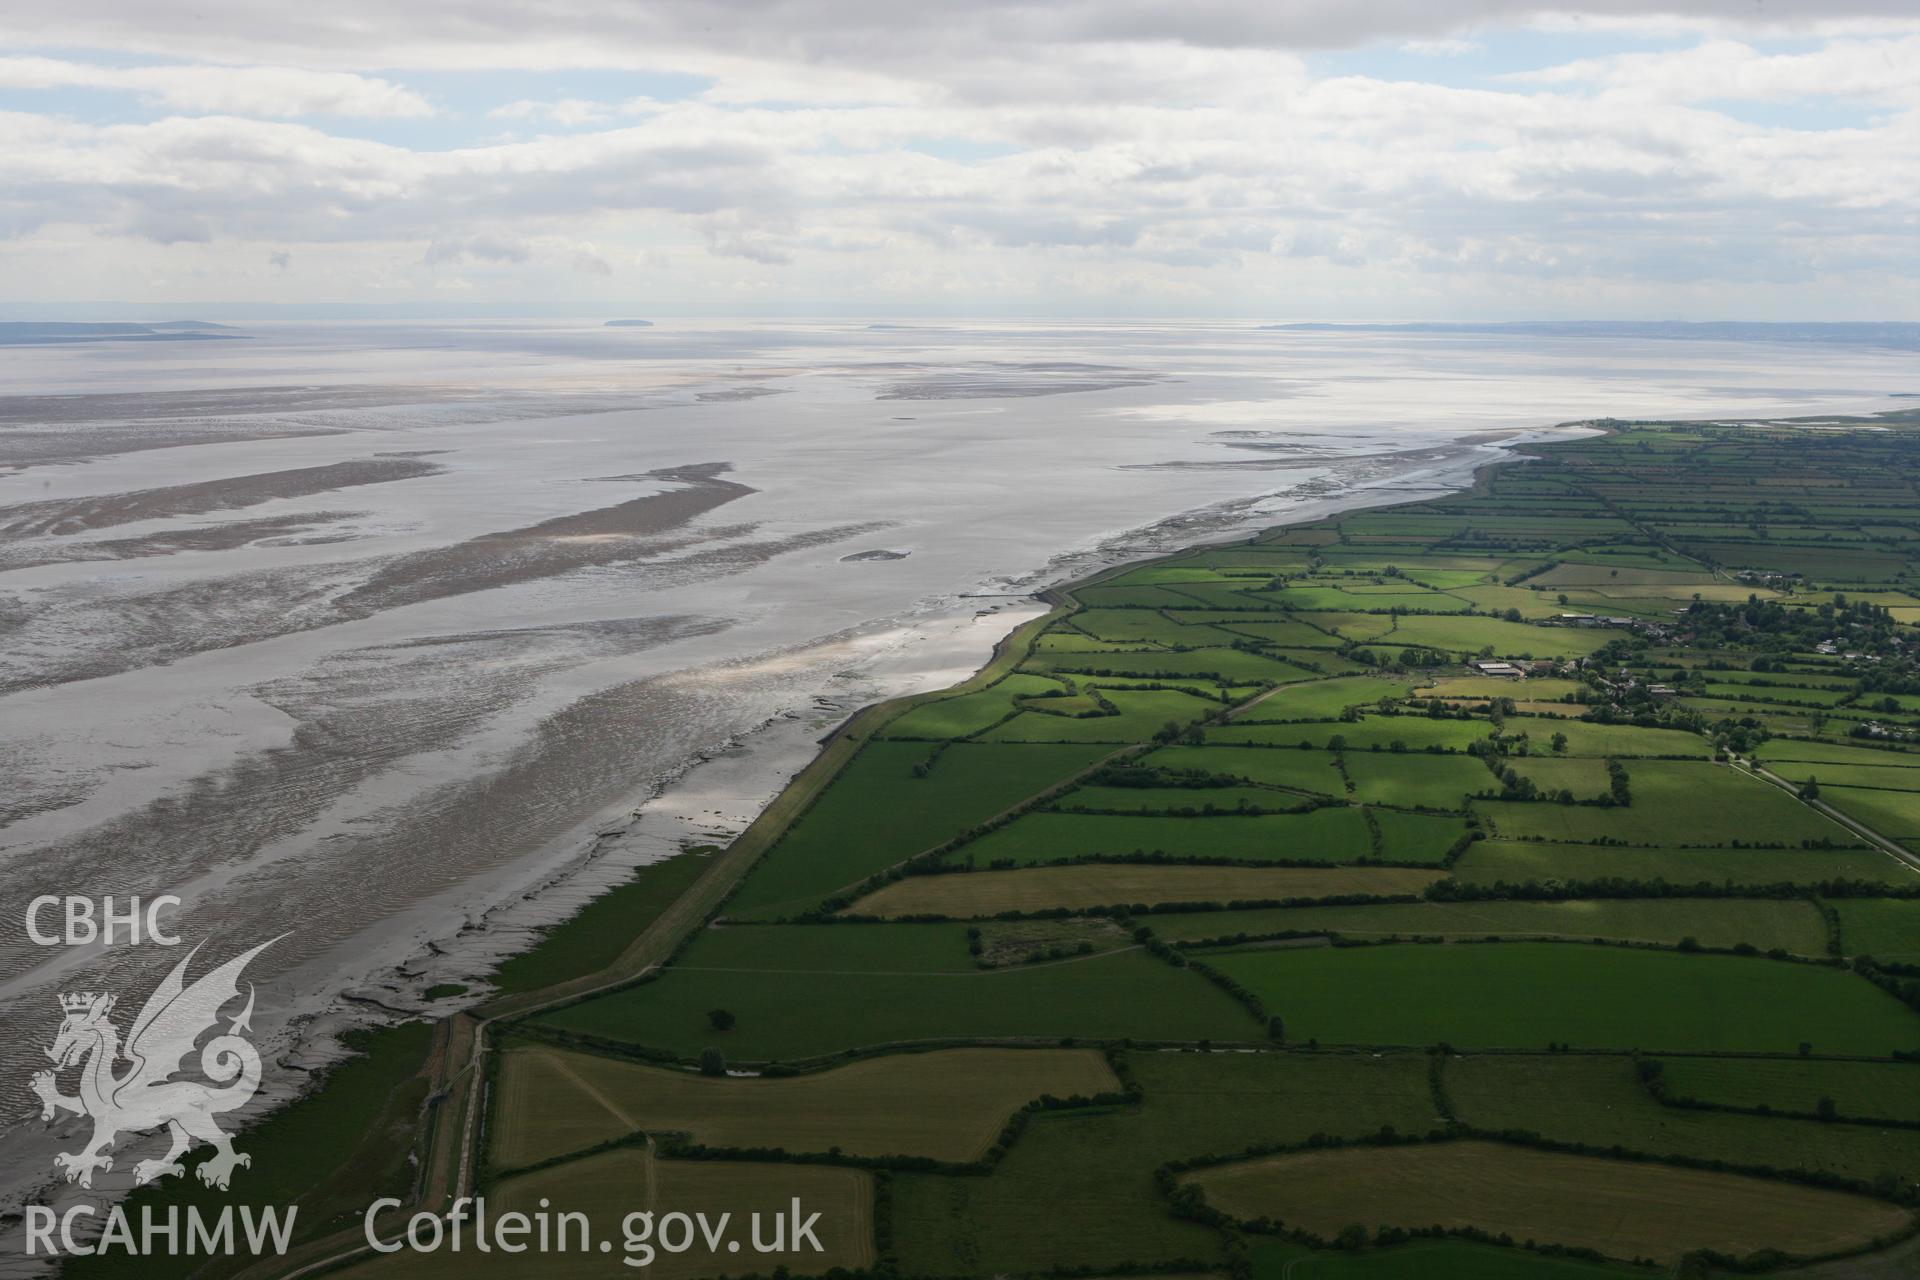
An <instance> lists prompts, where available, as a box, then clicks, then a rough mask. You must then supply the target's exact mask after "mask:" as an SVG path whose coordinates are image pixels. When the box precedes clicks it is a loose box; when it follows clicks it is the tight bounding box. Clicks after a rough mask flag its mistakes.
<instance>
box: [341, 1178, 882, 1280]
mask: <svg viewBox="0 0 1920 1280" xmlns="http://www.w3.org/2000/svg"><path fill="white" fill-rule="evenodd" d="M795 1198H798V1199H799V1201H800V1204H801V1205H802V1206H803V1213H802V1216H803V1217H804V1216H805V1215H806V1214H812V1213H818V1214H819V1215H820V1220H819V1222H817V1223H815V1224H814V1229H813V1230H814V1235H815V1237H816V1238H818V1240H819V1242H820V1245H821V1251H820V1252H817V1253H816V1252H814V1251H813V1250H812V1249H802V1250H801V1251H799V1252H794V1251H792V1250H787V1251H785V1252H776V1253H760V1252H757V1251H755V1250H754V1248H753V1239H754V1237H753V1230H754V1227H753V1218H754V1215H756V1214H758V1215H759V1217H760V1221H761V1224H762V1225H761V1227H760V1230H761V1233H762V1234H761V1238H762V1239H763V1240H765V1241H767V1242H768V1243H771V1242H772V1232H773V1226H772V1223H773V1220H774V1218H775V1215H779V1216H780V1217H783V1218H784V1217H787V1216H788V1215H789V1212H790V1204H791V1202H792V1201H793V1200H794V1199H795ZM486 1201H487V1202H486V1213H487V1217H488V1219H489V1221H491V1222H493V1223H498V1222H499V1221H500V1218H501V1216H502V1215H503V1214H507V1213H512V1212H518V1213H524V1214H527V1215H528V1216H529V1217H535V1215H539V1214H542V1213H544V1214H546V1215H549V1221H550V1222H552V1221H553V1216H554V1215H558V1214H560V1213H582V1214H585V1215H586V1217H587V1222H588V1230H589V1231H590V1233H591V1234H590V1245H591V1247H590V1248H588V1249H586V1250H584V1251H583V1250H582V1249H581V1248H580V1247H579V1245H578V1243H577V1241H578V1239H579V1229H578V1228H577V1227H571V1226H570V1227H568V1228H567V1232H568V1234H567V1248H566V1250H565V1251H560V1250H558V1249H554V1248H547V1249H539V1248H538V1245H537V1244H536V1243H535V1242H536V1240H537V1237H535V1236H526V1237H523V1238H522V1243H525V1244H527V1245H528V1246H529V1248H528V1251H527V1252H525V1253H521V1254H503V1253H500V1252H498V1251H495V1252H492V1253H481V1252H479V1251H477V1250H476V1249H475V1248H474V1247H473V1241H472V1239H471V1238H470V1237H469V1238H468V1239H467V1240H466V1241H465V1246H466V1247H465V1248H463V1249H461V1250H460V1251H459V1252H454V1251H453V1250H451V1249H442V1250H440V1251H439V1252H436V1253H422V1252H416V1251H414V1250H411V1249H403V1250H402V1251H400V1252H399V1253H394V1254H389V1255H387V1256H386V1257H384V1258H381V1259H379V1260H378V1261H374V1262H367V1263H362V1264H361V1265H359V1266H355V1267H351V1268H349V1269H348V1270H347V1271H345V1272H343V1273H342V1274H343V1275H345V1276H348V1277H350V1278H351V1280H388V1278H389V1277H391V1278H392V1280H492V1278H493V1277H499V1278H500V1280H524V1278H525V1277H527V1276H529V1275H534V1274H538V1275H539V1276H541V1277H542V1280H545V1278H546V1277H555V1278H556V1280H575V1278H576V1277H614V1276H635V1275H646V1276H648V1277H650V1278H651V1280H693V1278H694V1277H704V1276H717V1275H725V1274H729V1273H731V1274H733V1275H740V1274H743V1273H746V1272H757V1273H761V1274H765V1273H768V1272H771V1271H773V1270H774V1268H776V1267H784V1268H787V1269H790V1270H791V1271H792V1272H793V1273H794V1274H796V1275H803V1276H804V1275H818V1274H820V1273H821V1272H823V1271H827V1270H830V1269H832V1268H835V1267H845V1268H848V1269H849V1270H857V1269H860V1268H864V1267H868V1266H871V1265H872V1263H873V1177H872V1175H871V1174H869V1173H867V1172H866V1171H865V1170H864V1169H841V1168H834V1167H832V1166H828V1165H807V1164H754V1163H750V1162H746V1161H738V1160H657V1159H655V1158H653V1157H652V1156H651V1155H649V1154H648V1153H647V1151H646V1150H645V1149H644V1148H623V1149H621V1150H618V1151H609V1152H605V1153H603V1154H601V1155H597V1156H589V1157H588V1158H586V1159H584V1160H571V1161H568V1162H567V1163H565V1164H560V1165H555V1166H554V1167H553V1168H550V1169H541V1170H539V1171H538V1172H536V1173H530V1174H526V1175H523V1176H521V1177H518V1178H509V1179H507V1180H506V1181H505V1182H503V1183H501V1184H500V1185H499V1186H497V1187H495V1188H493V1189H492V1190H490V1191H489V1192H488V1193H487V1198H486ZM543 1203H546V1204H547V1206H548V1207H547V1208H545V1209H544V1210H542V1208H541V1205H542V1204H543ZM648 1211H651V1212H652V1213H653V1215H654V1222H655V1223H659V1222H660V1220H661V1219H662V1218H664V1217H665V1216H666V1215H668V1214H670V1213H675V1212H680V1213H686V1214H689V1215H691V1214H696V1213H704V1214H706V1215H707V1221H708V1224H709V1225H710V1226H711V1225H713V1224H714V1223H715V1221H716V1220H717V1219H718V1217H719V1216H720V1215H721V1214H722V1213H726V1214H730V1215H732V1216H731V1217H730V1219H729V1220H728V1222H727V1224H726V1227H725V1236H724V1237H723V1243H721V1244H720V1246H719V1248H718V1249H717V1250H712V1251H710V1250H708V1249H707V1247H706V1246H705V1244H704V1243H703V1242H702V1240H701V1237H700V1233H699V1231H698V1230H695V1231H694V1233H693V1247H692V1248H691V1249H688V1250H687V1251H685V1252H681V1253H670V1252H668V1251H666V1250H664V1249H661V1248H659V1246H658V1242H659V1237H658V1236H655V1237H653V1239H652V1240H650V1241H648V1242H647V1243H649V1244H651V1245H652V1246H653V1248H654V1250H655V1252H654V1255H653V1257H652V1259H651V1262H650V1263H649V1264H648V1265H646V1266H645V1268H644V1270H642V1269H640V1267H639V1266H638V1264H639V1263H641V1262H642V1261H644V1260H645V1258H646V1255H645V1254H644V1253H642V1252H641V1250H640V1246H639V1245H637V1244H636V1245H629V1244H628V1243H627V1239H626V1231H627V1227H626V1226H625V1220H626V1219H627V1217H628V1215H629V1214H635V1213H644V1212H648ZM535 1220H536V1221H538V1218H537V1217H536V1218H535ZM553 1230H554V1231H555V1233H556V1237H557V1233H558V1231H559V1227H558V1226H557V1225H556V1226H554V1227H553ZM633 1230H634V1233H635V1234H636V1235H637V1234H639V1224H638V1223H635V1224H634V1225H633ZM725 1239H731V1240H734V1241H737V1242H738V1243H739V1245H740V1248H739V1251H738V1252H732V1251H729V1250H728V1249H727V1245H726V1243H724V1240H725ZM602 1240H605V1241H608V1242H610V1244H611V1246H612V1247H611V1249H610V1250H609V1251H607V1252H604V1253H603V1252H601V1251H600V1249H599V1245H598V1242H599V1241H602ZM672 1241H673V1243H676V1244H678V1243H679V1237H678V1235H677V1234H673V1235H672ZM789 1243H791V1242H789ZM627 1257H632V1258H633V1259H634V1261H635V1263H636V1265H634V1266H628V1265H626V1263H625V1261H624V1259H625V1258H627ZM529 1259H534V1261H531V1262H530V1261H529Z"/></svg>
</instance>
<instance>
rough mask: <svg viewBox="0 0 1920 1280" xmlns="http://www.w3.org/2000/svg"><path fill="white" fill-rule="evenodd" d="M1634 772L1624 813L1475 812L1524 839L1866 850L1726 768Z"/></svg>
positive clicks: (1646, 765)
mask: <svg viewBox="0 0 1920 1280" xmlns="http://www.w3.org/2000/svg"><path fill="white" fill-rule="evenodd" d="M1627 772H1628V776H1629V778H1630V786H1631V789H1632V793H1633V803H1632V804H1631V805H1628V806H1626V807H1624V808H1612V809H1601V808H1594V807H1591V806H1587V805H1562V804H1539V803H1513V802H1507V801H1488V802H1485V803H1479V804H1476V805H1475V806H1474V811H1475V812H1477V813H1479V814H1481V815H1482V816H1484V817H1485V818H1487V819H1488V820H1489V821H1490V822H1491V823H1492V824H1493V827H1494V830H1495V831H1497V832H1498V833H1499V834H1500V835H1503V836H1508V837H1513V838H1519V839H1527V838H1534V839H1541V840H1555V841H1572V842H1575V843H1579V842H1582V841H1591V840H1602V839H1614V840H1620V841H1624V842H1625V843H1627V844H1638V845H1727V844H1732V843H1733V842H1734V841H1736V840H1742V841H1747V842H1751V843H1756V844H1785V845H1789V846H1791V845H1797V844H1799V843H1800V842H1801V841H1803V840H1830V841H1832V842H1833V843H1834V844H1835V845H1837V846H1841V847H1845V846H1849V845H1859V844H1860V843H1861V841H1860V838H1859V837H1858V836H1855V835H1854V834H1853V833H1852V832H1850V831H1848V830H1847V829H1846V828H1845V827H1842V826H1841V825H1840V824H1839V823H1837V822H1835V821H1833V820H1832V819H1831V818H1827V817H1824V816H1823V815H1821V814H1818V813H1815V812H1814V811H1813V810H1811V809H1809V808H1807V806H1805V805H1803V804H1801V803H1800V802H1799V801H1797V800H1795V799H1794V798H1793V797H1792V796H1790V795H1788V794H1786V793H1785V792H1783V791H1781V790H1780V789H1779V788H1777V787H1772V786H1769V785H1767V784H1766V783H1764V782H1762V781H1760V780H1759V779H1757V778H1752V777H1748V776H1747V775H1746V774H1744V773H1742V772H1740V771H1738V770H1735V769H1730V768H1727V767H1725V766H1722V765H1715V764H1709V763H1704V762H1694V761H1688V760H1641V761H1637V762H1635V763H1634V764H1632V765H1630V766H1627Z"/></svg>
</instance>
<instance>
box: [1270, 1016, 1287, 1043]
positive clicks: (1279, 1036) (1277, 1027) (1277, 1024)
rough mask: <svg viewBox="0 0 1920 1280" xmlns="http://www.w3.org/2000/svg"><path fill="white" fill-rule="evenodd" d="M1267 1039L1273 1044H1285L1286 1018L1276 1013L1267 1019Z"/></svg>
mask: <svg viewBox="0 0 1920 1280" xmlns="http://www.w3.org/2000/svg"><path fill="white" fill-rule="evenodd" d="M1267 1039H1269V1040H1271V1041H1273V1042H1274V1043H1275V1044H1285V1043H1286V1042H1287V1022H1286V1019H1285V1018H1282V1017H1281V1016H1280V1015H1279V1014H1277V1013H1276V1014H1274V1015H1273V1016H1272V1017H1271V1018H1268V1019H1267Z"/></svg>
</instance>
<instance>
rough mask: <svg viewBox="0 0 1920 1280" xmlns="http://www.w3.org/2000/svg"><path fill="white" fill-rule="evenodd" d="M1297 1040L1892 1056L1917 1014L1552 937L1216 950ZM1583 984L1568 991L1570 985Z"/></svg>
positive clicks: (1759, 970) (1841, 987)
mask: <svg viewBox="0 0 1920 1280" xmlns="http://www.w3.org/2000/svg"><path fill="white" fill-rule="evenodd" d="M1199 958H1200V959H1202V960H1204V961H1206V963H1208V964H1209V965H1212V966H1213V967H1214V968H1217V969H1219V970H1220V971H1221V972H1223V973H1225V974H1227V975H1229V976H1231V977H1232V978H1234V979H1236V980H1237V981H1239V982H1241V983H1243V984H1244V985H1246V986H1247V987H1249V988H1251V989H1252V990H1254V991H1255V992H1256V993H1258V994H1259V995H1260V996H1261V998H1262V999H1263V1000H1264V1001H1265V1002H1266V1004H1267V1007H1268V1008H1269V1009H1271V1010H1273V1011H1275V1012H1277V1013H1279V1014H1281V1015H1282V1016H1284V1017H1285V1018H1286V1020H1287V1034H1288V1036H1289V1037H1290V1038H1292V1039H1295V1040H1300V1039H1308V1038H1312V1039H1318V1040H1322V1041H1325V1042H1327V1043H1329V1044H1395V1045H1423V1044H1439V1043H1442V1042H1443V1041H1444V1042H1446V1043H1449V1044H1454V1045H1458V1046H1468V1047H1474V1048H1534V1047H1544V1046H1545V1045H1546V1044H1547V1042H1548V1041H1561V1042H1565V1043H1567V1044H1571V1045H1573V1046H1575V1047H1576V1048H1592V1049H1633V1048H1641V1049H1647V1050H1663V1051H1686V1050H1743V1051H1760V1052H1771V1053H1791V1052H1793V1051H1794V1048H1795V1046H1796V1045H1798V1044H1800V1043H1801V1042H1802V1041H1806V1042H1809V1043H1811V1044H1813V1045H1814V1046H1816V1047H1817V1048H1819V1049H1820V1050H1821V1051H1822V1052H1823V1053H1838V1054H1866V1055H1871V1056H1874V1057H1885V1056H1886V1055H1888V1054H1889V1053H1891V1052H1892V1051H1894V1050H1896V1049H1898V1050H1901V1051H1903V1052H1907V1051H1913V1050H1920V1014H1915V1013H1914V1012H1913V1011H1912V1010H1909V1009H1907V1008H1906V1007H1904V1006H1903V1005H1901V1004H1900V1002H1899V1001H1897V1000H1895V999H1893V998H1892V997H1890V996H1888V995H1886V994H1885V993H1884V992H1882V991H1879V990H1877V989H1876V988H1874V987H1873V986H1871V985H1870V984H1868V983H1866V982H1864V981H1862V980H1861V979H1859V978H1857V977H1855V976H1853V975H1852V974H1849V973H1845V972H1842V971H1838V970H1834V969H1827V968H1822V967H1819V966H1814V965H1806V964H1792V963H1787V962H1784V961H1773V960H1765V959H1746V958H1741V957H1736V956H1717V955H1678V954H1674V953H1672V952H1663V951H1640V950H1627V949H1623V948H1615V947H1592V946H1579V945H1573V944H1552V943H1527V942H1512V943H1486V944H1481V945H1475V946H1415V945H1410V944H1398V945H1386V946H1372V947H1354V948H1341V949H1290V950H1267V951H1258V950H1254V951H1249V950H1235V951H1224V952H1206V953H1202V954H1201V955H1200V956H1199ZM1575 991H1577V992H1579V993H1580V994H1579V997H1578V998H1577V999H1569V997H1568V993H1569V992H1575Z"/></svg>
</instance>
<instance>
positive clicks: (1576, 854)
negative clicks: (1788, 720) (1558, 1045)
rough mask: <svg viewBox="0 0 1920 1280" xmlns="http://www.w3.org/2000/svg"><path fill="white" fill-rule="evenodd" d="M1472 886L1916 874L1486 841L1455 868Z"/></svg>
mask: <svg viewBox="0 0 1920 1280" xmlns="http://www.w3.org/2000/svg"><path fill="white" fill-rule="evenodd" d="M1453 874H1454V876H1455V878H1457V879H1459V880H1460V881H1462V882H1463V883H1466V884H1476V885H1492V884H1497V883H1499V882H1500V881H1503V880H1504V881H1506V882H1507V883H1509V884H1529V883H1540V884H1546V883H1550V882H1553V881H1575V882H1578V881H1587V880H1610V879H1621V880H1644V881H1654V880H1664V881H1666V882H1667V883H1668V884H1684V885H1691V884H1699V883H1702V882H1704V883H1706V884H1711V885H1724V884H1733V885H1759V884H1817V883H1819V882H1820V881H1823V880H1867V881H1872V882H1876V883H1880V884H1885V885H1901V886H1905V885H1910V884H1912V883H1913V882H1914V873H1913V872H1912V871H1909V870H1907V869H1906V868H1905V867H1903V866H1902V865H1901V864H1899V863H1897V862H1895V861H1894V860H1893V859H1891V858H1889V857H1887V856H1886V855H1885V854H1883V853H1879V852H1877V851H1874V850H1869V849H1838V850H1833V849H1620V848H1610V847H1605V846H1601V845H1590V844H1539V843H1533V842H1531V841H1518V840H1482V841H1479V842H1478V843H1476V844H1474V845H1471V846H1470V847H1469V848H1468V849H1467V852H1466V853H1465V854H1464V855H1462V857H1461V858H1460V860H1459V861H1458V862H1456V863H1454V865H1453Z"/></svg>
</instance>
